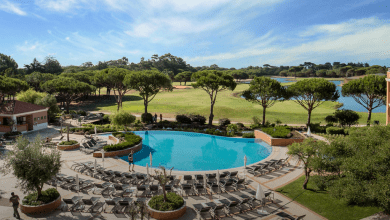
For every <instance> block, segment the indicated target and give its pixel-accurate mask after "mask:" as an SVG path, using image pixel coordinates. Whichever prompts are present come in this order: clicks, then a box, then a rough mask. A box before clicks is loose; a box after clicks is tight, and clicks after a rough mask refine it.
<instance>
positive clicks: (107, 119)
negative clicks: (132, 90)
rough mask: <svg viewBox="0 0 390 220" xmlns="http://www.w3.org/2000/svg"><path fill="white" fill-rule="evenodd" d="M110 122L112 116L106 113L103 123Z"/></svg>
mask: <svg viewBox="0 0 390 220" xmlns="http://www.w3.org/2000/svg"><path fill="white" fill-rule="evenodd" d="M109 122H110V116H109V115H104V116H103V123H109Z"/></svg>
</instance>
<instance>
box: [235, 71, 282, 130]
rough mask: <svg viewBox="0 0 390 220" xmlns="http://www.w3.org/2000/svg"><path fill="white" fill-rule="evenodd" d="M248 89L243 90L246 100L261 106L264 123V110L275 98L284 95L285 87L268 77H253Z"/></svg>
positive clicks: (277, 98)
mask: <svg viewBox="0 0 390 220" xmlns="http://www.w3.org/2000/svg"><path fill="white" fill-rule="evenodd" d="M249 85H250V86H249V89H248V90H245V91H244V92H243V94H242V95H243V96H244V98H245V99H246V100H247V101H251V102H253V103H257V104H259V105H261V106H262V107H263V123H262V124H263V125H264V124H265V112H266V109H267V108H270V107H272V106H273V105H274V104H275V103H276V102H277V100H279V99H281V98H284V97H285V96H286V91H285V88H284V87H283V86H282V85H281V84H280V83H279V82H278V81H277V80H274V79H271V78H269V77H264V76H262V77H255V78H254V79H253V80H252V81H251V82H250V84H249Z"/></svg>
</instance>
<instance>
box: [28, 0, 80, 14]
mask: <svg viewBox="0 0 390 220" xmlns="http://www.w3.org/2000/svg"><path fill="white" fill-rule="evenodd" d="M82 2H83V0H79V1H76V0H36V1H35V4H36V5H38V6H39V7H40V8H44V9H48V10H51V11H57V12H68V11H70V10H74V9H76V8H79V7H80V6H79V4H80V3H82Z"/></svg>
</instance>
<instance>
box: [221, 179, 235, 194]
mask: <svg viewBox="0 0 390 220" xmlns="http://www.w3.org/2000/svg"><path fill="white" fill-rule="evenodd" d="M233 183H234V180H233V179H227V180H221V181H219V187H220V188H221V191H222V192H227V190H226V189H227V188H228V187H232V188H233Z"/></svg>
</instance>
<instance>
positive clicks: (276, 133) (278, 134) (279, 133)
mask: <svg viewBox="0 0 390 220" xmlns="http://www.w3.org/2000/svg"><path fill="white" fill-rule="evenodd" d="M261 130H262V131H263V132H264V133H267V134H269V135H271V137H273V138H287V135H288V134H289V133H290V132H291V130H290V128H289V127H280V126H278V127H274V128H272V127H270V128H262V129H261Z"/></svg>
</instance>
